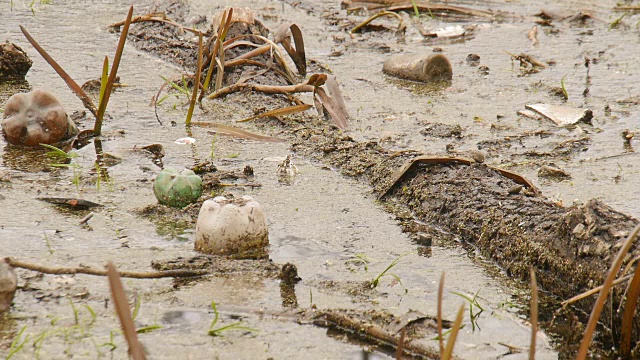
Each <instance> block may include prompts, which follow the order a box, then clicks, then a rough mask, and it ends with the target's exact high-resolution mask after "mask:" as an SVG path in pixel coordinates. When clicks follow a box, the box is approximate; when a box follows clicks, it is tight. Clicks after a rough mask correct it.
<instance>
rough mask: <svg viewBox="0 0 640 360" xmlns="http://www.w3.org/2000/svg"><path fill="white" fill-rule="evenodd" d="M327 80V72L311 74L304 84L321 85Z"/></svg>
mask: <svg viewBox="0 0 640 360" xmlns="http://www.w3.org/2000/svg"><path fill="white" fill-rule="evenodd" d="M326 81H327V74H313V75H311V76H309V80H307V82H306V83H305V84H306V85H311V86H315V87H318V86H322V85H324V83H325V82H326Z"/></svg>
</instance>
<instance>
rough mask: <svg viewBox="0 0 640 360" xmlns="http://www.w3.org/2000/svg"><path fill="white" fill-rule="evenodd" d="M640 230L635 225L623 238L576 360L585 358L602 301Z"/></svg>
mask: <svg viewBox="0 0 640 360" xmlns="http://www.w3.org/2000/svg"><path fill="white" fill-rule="evenodd" d="M638 232H640V224H639V225H637V226H636V227H635V228H634V229H633V231H632V232H631V234H629V237H628V238H627V240H625V242H624V244H623V245H622V247H621V248H620V251H619V252H618V255H616V258H615V259H614V260H613V263H612V264H611V268H610V269H609V273H607V277H606V279H605V281H604V284H603V285H602V290H600V294H599V295H598V299H597V300H596V303H595V305H594V306H593V309H592V310H591V316H590V317H589V322H588V323H587V328H586V329H585V332H584V336H583V338H582V342H580V348H579V349H578V355H577V356H576V360H584V359H586V358H587V353H588V352H589V346H590V345H591V338H592V337H593V332H594V331H595V329H596V325H597V324H598V320H599V319H600V314H601V312H602V308H603V307H604V303H605V302H606V301H607V296H608V295H609V290H610V289H611V286H612V285H613V281H614V280H615V278H616V275H617V274H618V271H619V270H620V267H621V266H622V262H623V261H624V258H625V256H627V253H628V252H629V249H631V245H633V240H634V239H635V238H636V236H637V235H638Z"/></svg>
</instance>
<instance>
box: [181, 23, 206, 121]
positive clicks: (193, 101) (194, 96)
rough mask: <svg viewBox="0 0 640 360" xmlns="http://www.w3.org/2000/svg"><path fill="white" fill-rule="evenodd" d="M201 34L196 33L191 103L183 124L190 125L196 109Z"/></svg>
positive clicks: (200, 57) (200, 64)
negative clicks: (196, 62)
mask: <svg viewBox="0 0 640 360" xmlns="http://www.w3.org/2000/svg"><path fill="white" fill-rule="evenodd" d="M201 66H202V33H198V65H197V67H196V73H195V76H194V78H193V91H192V92H191V103H190V104H189V111H187V119H186V121H185V124H186V125H187V126H189V125H191V117H192V116H193V109H195V107H196V100H197V98H198V90H200V72H201V71H202V68H201Z"/></svg>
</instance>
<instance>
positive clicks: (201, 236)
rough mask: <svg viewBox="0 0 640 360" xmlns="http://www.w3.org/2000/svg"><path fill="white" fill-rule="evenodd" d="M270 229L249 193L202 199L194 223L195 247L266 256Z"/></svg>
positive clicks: (239, 255) (243, 255)
mask: <svg viewBox="0 0 640 360" xmlns="http://www.w3.org/2000/svg"><path fill="white" fill-rule="evenodd" d="M268 246H269V231H268V229H267V222H266V219H265V216H264V213H263V212H262V208H261V207H260V204H259V203H258V202H257V201H255V200H253V198H252V197H251V196H243V197H241V198H239V199H227V198H225V197H224V196H218V197H216V198H214V199H210V200H207V201H205V202H204V203H203V204H202V207H201V208H200V213H199V214H198V221H197V223H196V241H195V249H196V251H202V252H204V253H207V254H214V255H229V256H232V257H234V258H241V259H246V258H252V259H261V258H266V257H267V256H268V253H267V248H268Z"/></svg>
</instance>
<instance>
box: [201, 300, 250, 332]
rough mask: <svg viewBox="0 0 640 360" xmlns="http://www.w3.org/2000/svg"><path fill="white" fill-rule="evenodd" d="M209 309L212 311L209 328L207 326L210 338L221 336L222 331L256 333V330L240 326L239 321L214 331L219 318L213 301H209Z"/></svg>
mask: <svg viewBox="0 0 640 360" xmlns="http://www.w3.org/2000/svg"><path fill="white" fill-rule="evenodd" d="M211 308H212V309H213V321H212V322H211V326H209V331H208V334H209V335H210V336H221V334H222V332H223V331H228V330H244V331H258V329H253V328H250V327H246V326H242V322H241V321H239V322H235V323H233V324H229V325H225V326H221V327H219V328H215V329H214V327H215V326H216V324H217V323H218V319H219V318H220V313H219V312H218V308H217V306H216V302H215V301H211Z"/></svg>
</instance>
